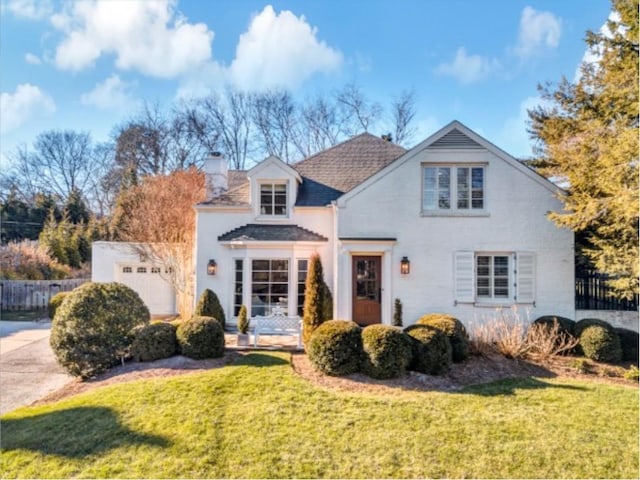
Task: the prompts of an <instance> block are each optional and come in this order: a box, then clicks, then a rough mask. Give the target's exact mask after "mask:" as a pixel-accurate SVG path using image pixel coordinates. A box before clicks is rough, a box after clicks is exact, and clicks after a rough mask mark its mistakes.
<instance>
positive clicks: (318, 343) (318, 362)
mask: <svg viewBox="0 0 640 480" xmlns="http://www.w3.org/2000/svg"><path fill="white" fill-rule="evenodd" d="M361 330H362V329H361V328H360V327H359V326H358V325H357V324H356V323H354V322H350V321H345V320H329V321H328V322H324V323H323V324H322V325H320V326H319V327H318V328H316V329H315V330H314V332H313V334H312V335H311V338H310V339H309V342H308V343H307V345H306V350H307V355H308V356H309V360H310V361H311V363H312V364H313V365H314V366H315V367H316V368H317V369H318V370H320V371H321V372H323V373H326V374H327V375H335V376H340V375H348V374H350V373H355V372H357V371H359V369H360V365H361V363H362V358H363V355H364V353H363V350H362V337H361V336H360V331H361Z"/></svg>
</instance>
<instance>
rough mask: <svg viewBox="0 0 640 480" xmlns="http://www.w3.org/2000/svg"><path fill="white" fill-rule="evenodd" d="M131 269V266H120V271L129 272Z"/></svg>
mask: <svg viewBox="0 0 640 480" xmlns="http://www.w3.org/2000/svg"><path fill="white" fill-rule="evenodd" d="M132 271H133V270H132V269H131V267H122V273H131V272H132Z"/></svg>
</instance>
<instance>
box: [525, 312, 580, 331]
mask: <svg viewBox="0 0 640 480" xmlns="http://www.w3.org/2000/svg"><path fill="white" fill-rule="evenodd" d="M554 322H557V323H558V333H565V334H567V335H572V336H573V335H574V331H575V326H576V322H574V321H573V320H571V319H570V318H565V317H561V316H559V315H545V316H542V317H539V318H536V319H535V320H534V321H533V323H534V324H536V325H545V326H548V327H553V324H554Z"/></svg>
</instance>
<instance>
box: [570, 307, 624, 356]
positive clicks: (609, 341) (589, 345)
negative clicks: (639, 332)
mask: <svg viewBox="0 0 640 480" xmlns="http://www.w3.org/2000/svg"><path fill="white" fill-rule="evenodd" d="M575 331H576V335H577V337H578V341H579V346H580V350H581V352H582V354H584V356H585V357H587V358H590V359H591V360H596V361H598V362H606V363H617V362H619V361H620V360H622V349H621V348H620V338H619V337H618V334H617V333H616V331H615V329H614V328H613V327H612V326H611V325H609V324H608V323H607V322H605V321H603V320H598V319H595V318H587V319H583V320H580V321H579V322H577V323H576V329H575Z"/></svg>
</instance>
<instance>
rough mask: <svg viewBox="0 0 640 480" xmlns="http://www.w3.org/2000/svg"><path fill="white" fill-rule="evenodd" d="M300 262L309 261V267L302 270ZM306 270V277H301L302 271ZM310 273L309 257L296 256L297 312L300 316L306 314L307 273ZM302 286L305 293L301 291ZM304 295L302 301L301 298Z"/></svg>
mask: <svg viewBox="0 0 640 480" xmlns="http://www.w3.org/2000/svg"><path fill="white" fill-rule="evenodd" d="M300 262H307V268H306V269H305V270H302V269H301V268H300ZM303 271H304V277H302V278H300V272H303ZM308 273H309V259H308V258H296V276H297V277H296V314H297V315H298V316H300V317H302V315H303V314H304V298H305V295H306V285H307V274H308ZM300 286H302V290H303V293H302V294H301V293H300ZM301 297H302V303H300V299H301Z"/></svg>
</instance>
